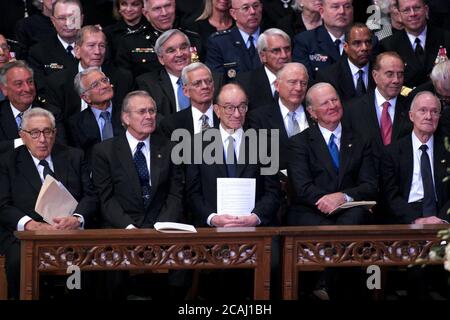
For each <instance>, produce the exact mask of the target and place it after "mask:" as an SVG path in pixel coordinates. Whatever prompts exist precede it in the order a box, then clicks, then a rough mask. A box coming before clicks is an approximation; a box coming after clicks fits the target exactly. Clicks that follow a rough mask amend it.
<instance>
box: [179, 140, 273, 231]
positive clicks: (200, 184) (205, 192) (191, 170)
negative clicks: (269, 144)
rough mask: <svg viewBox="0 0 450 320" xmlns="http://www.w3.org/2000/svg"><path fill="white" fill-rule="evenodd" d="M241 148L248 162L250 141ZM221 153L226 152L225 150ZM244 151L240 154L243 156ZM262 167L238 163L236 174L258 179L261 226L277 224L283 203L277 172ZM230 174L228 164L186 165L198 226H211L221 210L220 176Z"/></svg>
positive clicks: (257, 196)
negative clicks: (211, 217)
mask: <svg viewBox="0 0 450 320" xmlns="http://www.w3.org/2000/svg"><path fill="white" fill-rule="evenodd" d="M245 140H247V139H245ZM220 143H221V142H220ZM242 143H244V139H243V141H242ZM203 147H204V148H205V147H206V145H204V146H203ZM240 150H241V152H244V153H245V154H246V159H247V161H248V159H249V156H248V151H249V147H248V143H247V144H245V145H244V146H243V145H241V149H240ZM221 153H222V154H223V149H221ZM242 154H243V153H240V157H241V155H242ZM238 161H239V160H238ZM260 169H261V165H259V164H248V163H247V164H238V165H237V172H236V174H237V178H255V179H256V195H255V208H254V209H253V210H252V212H253V213H256V214H257V215H258V217H259V219H260V220H261V225H263V226H267V225H273V224H275V223H276V213H277V211H278V209H279V205H280V185H279V181H278V179H277V177H276V175H273V176H269V175H261V174H260ZM227 177H228V176H227V168H226V164H211V165H209V164H204V163H202V164H190V165H187V166H186V189H187V194H188V196H187V201H188V206H189V208H190V211H191V212H192V213H193V220H194V221H193V223H194V224H195V225H196V226H207V224H206V220H207V219H208V216H209V215H210V214H211V213H214V212H217V178H227Z"/></svg>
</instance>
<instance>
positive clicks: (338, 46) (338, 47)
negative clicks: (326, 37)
mask: <svg viewBox="0 0 450 320" xmlns="http://www.w3.org/2000/svg"><path fill="white" fill-rule="evenodd" d="M334 45H335V46H336V50H337V52H338V54H339V55H341V39H336V40H334Z"/></svg>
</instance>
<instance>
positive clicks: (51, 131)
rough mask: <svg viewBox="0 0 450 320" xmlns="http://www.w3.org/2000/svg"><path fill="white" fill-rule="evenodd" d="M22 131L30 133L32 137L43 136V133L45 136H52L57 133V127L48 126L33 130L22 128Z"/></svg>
mask: <svg viewBox="0 0 450 320" xmlns="http://www.w3.org/2000/svg"><path fill="white" fill-rule="evenodd" d="M22 131H23V132H26V133H28V134H29V135H30V137H31V138H32V139H38V138H39V137H40V136H41V133H42V134H43V135H44V137H45V138H51V137H53V134H54V133H55V129H50V128H46V129H44V130H38V129H33V130H31V131H27V130H25V129H22Z"/></svg>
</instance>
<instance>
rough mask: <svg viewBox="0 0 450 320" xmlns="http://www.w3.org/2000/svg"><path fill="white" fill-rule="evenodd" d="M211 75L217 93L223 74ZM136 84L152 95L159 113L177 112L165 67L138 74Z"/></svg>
mask: <svg viewBox="0 0 450 320" xmlns="http://www.w3.org/2000/svg"><path fill="white" fill-rule="evenodd" d="M212 77H213V80H214V92H215V94H218V93H219V89H220V87H222V85H223V75H222V74H219V73H214V72H213V74H212ZM136 84H137V87H138V88H139V89H140V90H145V91H147V92H148V93H149V94H150V95H151V96H152V98H153V99H154V100H155V102H156V105H157V107H158V113H159V114H161V115H163V116H164V117H166V116H168V115H170V114H172V113H176V112H177V106H176V102H175V92H174V90H173V87H172V83H171V82H170V77H169V74H168V73H167V71H166V69H165V68H163V69H161V70H156V71H153V72H147V73H144V74H143V75H140V76H139V77H137V78H136Z"/></svg>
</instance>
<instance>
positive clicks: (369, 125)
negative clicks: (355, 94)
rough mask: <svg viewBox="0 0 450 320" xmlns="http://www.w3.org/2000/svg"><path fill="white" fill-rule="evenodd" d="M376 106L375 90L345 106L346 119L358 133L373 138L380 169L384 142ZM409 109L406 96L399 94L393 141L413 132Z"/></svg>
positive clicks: (373, 147) (374, 151) (377, 163)
mask: <svg viewBox="0 0 450 320" xmlns="http://www.w3.org/2000/svg"><path fill="white" fill-rule="evenodd" d="M375 108H376V106H375V91H374V90H372V91H370V92H369V93H368V94H366V95H364V96H362V97H359V98H355V99H352V100H350V101H349V102H348V104H347V106H346V107H345V108H344V121H346V124H347V125H349V126H350V127H351V128H352V130H353V131H354V132H355V133H356V134H358V135H361V136H363V137H365V138H366V139H369V140H371V142H372V150H373V154H374V156H375V165H376V168H377V170H378V168H379V162H380V158H381V154H382V153H383V150H384V144H383V139H382V137H381V130H380V126H379V124H378V118H377V111H376V109H375ZM408 111H409V105H408V104H406V99H405V97H403V96H401V95H399V96H398V97H397V103H396V106H395V116H394V121H393V123H392V139H391V140H392V142H394V141H397V140H398V139H400V138H402V137H404V136H405V135H408V134H410V133H411V130H412V123H411V121H410V120H409V114H408Z"/></svg>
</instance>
